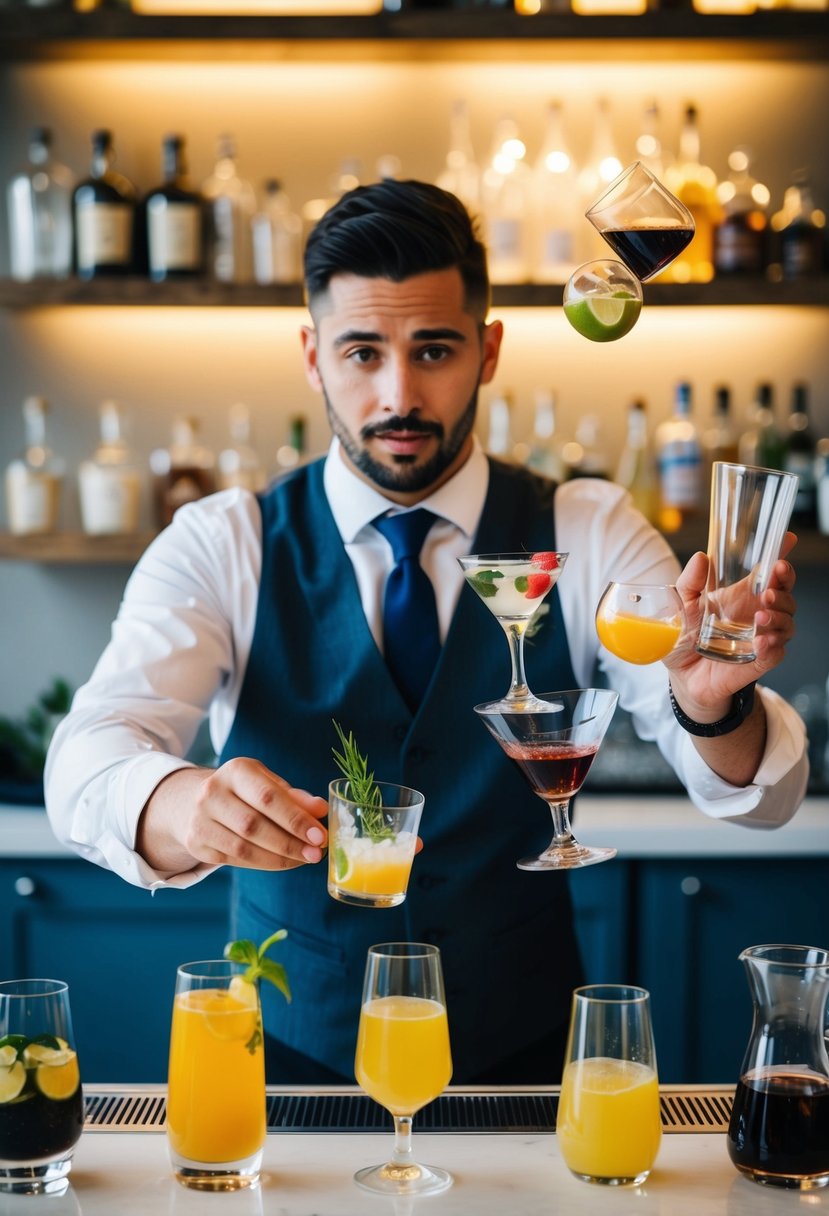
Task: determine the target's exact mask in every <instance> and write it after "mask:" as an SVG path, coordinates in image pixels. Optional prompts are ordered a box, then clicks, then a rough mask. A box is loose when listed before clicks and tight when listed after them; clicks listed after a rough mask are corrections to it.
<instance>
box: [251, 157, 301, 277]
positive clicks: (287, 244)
mask: <svg viewBox="0 0 829 1216" xmlns="http://www.w3.org/2000/svg"><path fill="white" fill-rule="evenodd" d="M251 233H252V236H253V277H254V279H255V280H256V282H257V283H299V282H301V280H302V220H301V219H300V217H299V215H297V213H296V212H295V211H293V210H292V208H291V200H290V199H289V197H288V195H287V193H286V192H285V190H284V189H283V187H282V183H281V182H280V181H279V180H278V178H273V177H272V178H269V179H268V181H266V182H265V197H264V199H263V200H262V206H261V208H260V209H259V210H258V211H257V212H256V213H255V214H254V216H253V219H252V220H251Z"/></svg>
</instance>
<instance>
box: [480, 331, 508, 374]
mask: <svg viewBox="0 0 829 1216" xmlns="http://www.w3.org/2000/svg"><path fill="white" fill-rule="evenodd" d="M503 336H504V325H503V322H502V321H490V323H489V324H488V325H485V326H484V334H483V343H482V345H483V352H482V353H483V361H482V363H481V378H480V383H481V384H489V383H490V382H491V380H492V378H493V376H494V375H495V371H496V368H497V367H498V353H499V351H500V350H501V339H502V338H503Z"/></svg>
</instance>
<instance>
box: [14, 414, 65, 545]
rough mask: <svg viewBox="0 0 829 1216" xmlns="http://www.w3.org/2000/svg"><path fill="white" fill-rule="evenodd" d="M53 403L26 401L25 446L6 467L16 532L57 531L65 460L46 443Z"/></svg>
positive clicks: (17, 533)
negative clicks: (49, 415) (58, 456)
mask: <svg viewBox="0 0 829 1216" xmlns="http://www.w3.org/2000/svg"><path fill="white" fill-rule="evenodd" d="M48 411H49V406H48V404H47V402H46V400H45V398H43V397H27V398H26V400H25V401H24V402H23V427H24V434H25V437H26V439H25V447H24V449H23V452H22V453H21V455H20V456H18V458H17V459H16V460H13V461H12V462H11V464H10V465H9V466H8V467H7V469H6V477H5V482H6V513H7V516H8V523H9V531H10V532H12V533H14V535H15V536H33V535H38V534H41V533H47V532H54V531H56V529H57V526H58V516H59V514H60V502H61V490H62V487H63V474H64V463H63V461H62V460H59V459H58V458H57V457H56V456H55V455H54V453H53V452H52V450H51V448H50V447H49V446H48V445H47V443H46V416H47V414H48Z"/></svg>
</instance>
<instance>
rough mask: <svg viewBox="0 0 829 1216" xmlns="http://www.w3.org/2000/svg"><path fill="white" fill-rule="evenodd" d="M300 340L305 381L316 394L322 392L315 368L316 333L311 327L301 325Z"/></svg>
mask: <svg viewBox="0 0 829 1216" xmlns="http://www.w3.org/2000/svg"><path fill="white" fill-rule="evenodd" d="M300 337H301V339H302V359H303V363H304V366H305V379H306V380H307V381H308V383H309V384H310V385H311V388H312V389H313V390H314V392H316V393H321V392H322V380H321V379H320V374H319V369H318V367H317V331H316V330H315V329H314V327H313V325H303V326H302V328H301V330H300Z"/></svg>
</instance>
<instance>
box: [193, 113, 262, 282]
mask: <svg viewBox="0 0 829 1216" xmlns="http://www.w3.org/2000/svg"><path fill="white" fill-rule="evenodd" d="M202 197H203V198H204V200H205V218H206V223H207V266H208V271H209V273H210V274H211V275H212V276H213V278H214V279H216V280H217V282H219V283H249V282H250V280H251V277H252V273H253V256H252V251H251V237H252V233H251V219H252V218H253V213H254V212H255V210H256V193H255V191H254V189H253V186H252V185H251V184H250V182H248V181H245V179H244V178H242V177H240V176H239V171H238V168H237V164H236V147H235V145H234V142H233V139H232V138H231V136H229V135H222V136H221V137H220V139H219V142H218V147H217V155H216V164H215V165H214V167H213V172H212V173H211V174H210V176H209V177H208V178H207V180H206V181H205V182H204V184H203V186H202Z"/></svg>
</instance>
